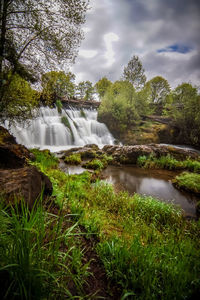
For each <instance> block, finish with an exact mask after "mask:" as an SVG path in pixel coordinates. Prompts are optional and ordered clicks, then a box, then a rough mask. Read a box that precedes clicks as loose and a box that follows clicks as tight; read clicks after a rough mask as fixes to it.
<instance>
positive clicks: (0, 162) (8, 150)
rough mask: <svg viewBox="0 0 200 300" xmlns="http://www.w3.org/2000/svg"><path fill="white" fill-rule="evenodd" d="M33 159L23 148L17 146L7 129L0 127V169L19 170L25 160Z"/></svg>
mask: <svg viewBox="0 0 200 300" xmlns="http://www.w3.org/2000/svg"><path fill="white" fill-rule="evenodd" d="M34 158H35V157H34V155H33V154H32V153H31V152H30V151H29V150H28V149H27V148H26V147H25V146H23V145H20V144H17V142H16V140H15V138H14V137H13V136H12V135H11V134H10V133H9V132H8V130H7V129H5V128H4V127H2V126H0V169H15V168H21V167H23V166H24V165H25V164H26V162H27V159H30V160H34Z"/></svg>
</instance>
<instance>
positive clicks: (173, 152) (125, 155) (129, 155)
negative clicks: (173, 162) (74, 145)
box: [102, 144, 200, 164]
mask: <svg viewBox="0 0 200 300" xmlns="http://www.w3.org/2000/svg"><path fill="white" fill-rule="evenodd" d="M102 150H103V151H104V152H105V153H106V154H107V155H112V156H113V159H114V161H116V162H120V163H121V164H136V162H137V159H138V157H139V156H141V155H146V156H148V155H150V154H152V155H154V156H156V157H161V156H166V155H168V154H169V155H170V156H172V157H174V158H176V159H177V160H182V159H186V158H187V157H190V158H192V159H198V158H200V156H199V155H198V154H197V153H196V152H194V151H192V150H186V149H180V148H175V147H172V146H167V145H166V146H165V145H159V144H150V145H135V146H111V145H106V146H104V147H103V149H102Z"/></svg>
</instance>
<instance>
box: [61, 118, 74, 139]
mask: <svg viewBox="0 0 200 300" xmlns="http://www.w3.org/2000/svg"><path fill="white" fill-rule="evenodd" d="M61 122H62V123H63V124H64V125H65V127H67V128H68V129H69V131H70V133H71V136H72V141H73V142H74V134H73V131H72V128H71V125H70V123H69V120H68V119H67V117H65V116H63V117H62V118H61Z"/></svg>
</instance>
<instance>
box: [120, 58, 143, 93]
mask: <svg viewBox="0 0 200 300" xmlns="http://www.w3.org/2000/svg"><path fill="white" fill-rule="evenodd" d="M123 79H124V80H128V81H130V82H131V83H132V85H133V86H134V88H135V89H136V90H139V89H142V88H143V87H144V84H145V82H146V76H145V74H144V68H143V66H142V63H141V61H140V60H139V57H138V56H136V55H134V56H133V57H132V58H131V60H130V61H129V62H128V65H127V66H126V67H125V68H124V73H123Z"/></svg>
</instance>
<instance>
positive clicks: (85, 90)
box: [76, 80, 94, 100]
mask: <svg viewBox="0 0 200 300" xmlns="http://www.w3.org/2000/svg"><path fill="white" fill-rule="evenodd" d="M93 95H94V87H93V85H92V82H91V81H89V80H87V81H81V82H79V84H78V85H77V86H76V96H77V98H78V99H80V100H92V98H93Z"/></svg>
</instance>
